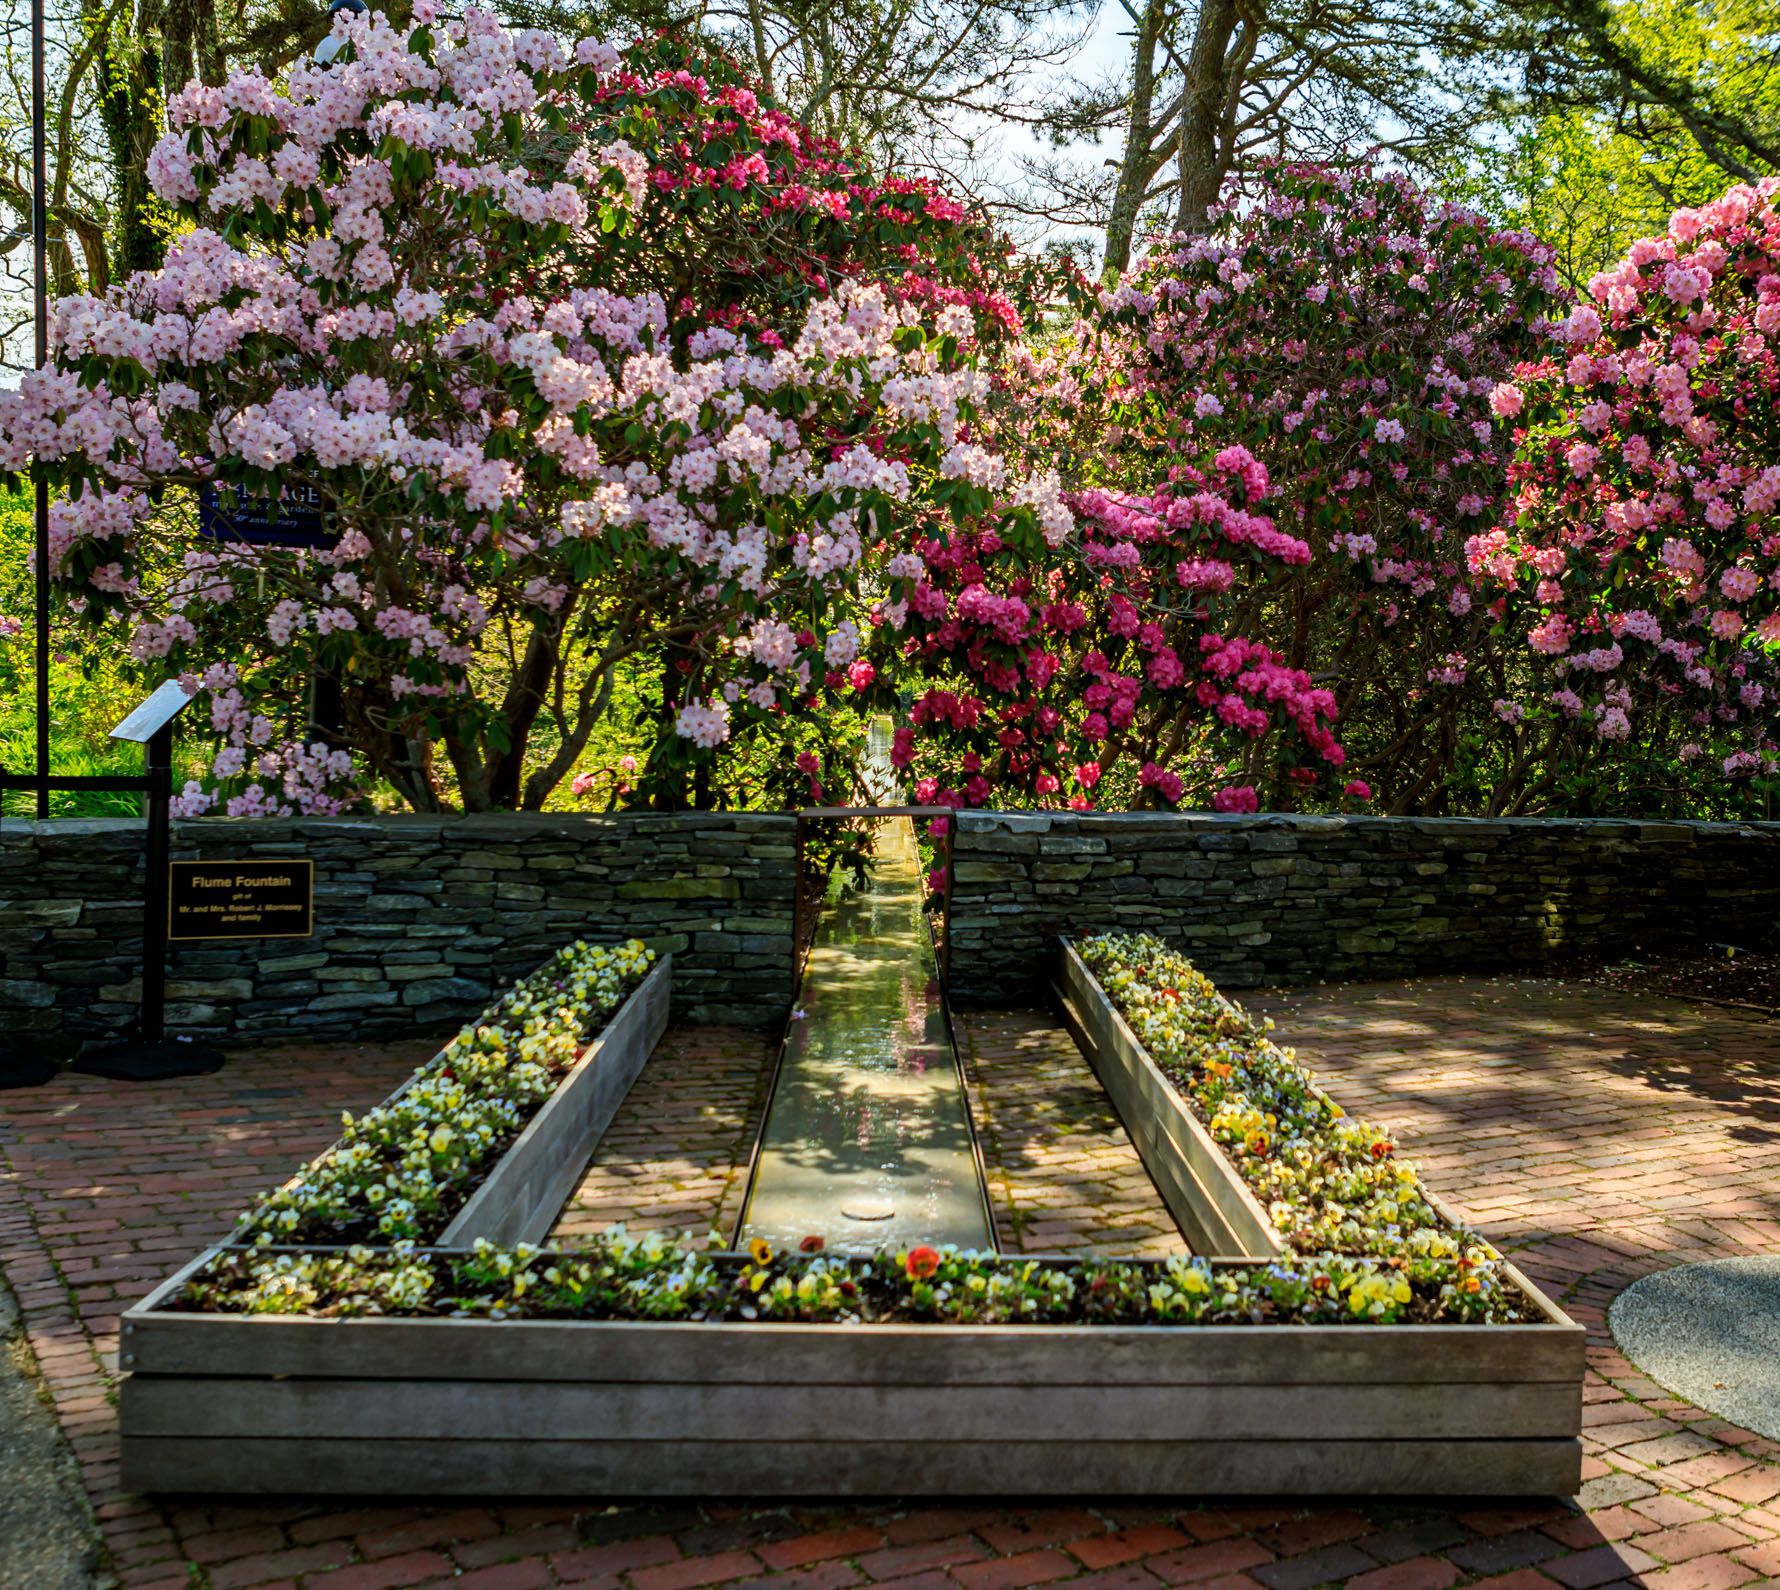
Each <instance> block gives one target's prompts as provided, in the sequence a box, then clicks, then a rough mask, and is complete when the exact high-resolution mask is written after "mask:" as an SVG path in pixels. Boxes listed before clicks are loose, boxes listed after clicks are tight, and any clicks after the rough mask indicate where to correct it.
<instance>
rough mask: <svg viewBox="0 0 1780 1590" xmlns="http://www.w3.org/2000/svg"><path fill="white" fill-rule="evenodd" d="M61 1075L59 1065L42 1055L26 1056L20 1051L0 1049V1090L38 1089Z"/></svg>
mask: <svg viewBox="0 0 1780 1590" xmlns="http://www.w3.org/2000/svg"><path fill="white" fill-rule="evenodd" d="M61 1074H62V1067H61V1066H60V1064H58V1063H57V1062H56V1061H54V1060H48V1059H45V1058H44V1057H43V1056H42V1055H36V1054H26V1053H25V1052H24V1051H23V1050H22V1049H0V1089H5V1088H40V1087H42V1086H43V1084H44V1083H46V1082H49V1081H51V1080H53V1079H54V1078H56V1077H59V1076H60V1075H61Z"/></svg>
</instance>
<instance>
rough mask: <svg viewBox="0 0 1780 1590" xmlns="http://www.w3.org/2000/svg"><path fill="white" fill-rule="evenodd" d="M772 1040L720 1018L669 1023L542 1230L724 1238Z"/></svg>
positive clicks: (577, 1237) (735, 1207)
mask: <svg viewBox="0 0 1780 1590" xmlns="http://www.w3.org/2000/svg"><path fill="white" fill-rule="evenodd" d="M772 1063H773V1049H772V1045H771V1044H769V1043H768V1042H767V1040H766V1039H765V1038H763V1037H762V1036H761V1035H760V1034H758V1033H752V1032H744V1031H741V1030H739V1029H735V1028H729V1027H699V1028H684V1027H682V1028H675V1029H673V1030H672V1031H670V1032H669V1033H668V1034H667V1036H666V1037H665V1038H664V1039H663V1040H662V1042H661V1045H660V1046H659V1047H658V1048H657V1049H656V1051H655V1053H654V1055H653V1056H651V1057H650V1060H649V1063H648V1065H646V1066H644V1067H643V1073H642V1075H641V1076H639V1077H638V1078H637V1081H636V1085H635V1086H634V1087H632V1088H631V1090H630V1093H629V1094H628V1095H627V1096H626V1098H625V1100H624V1103H623V1104H622V1105H621V1106H620V1107H619V1111H618V1114H617V1115H616V1116H614V1117H613V1120H612V1124H611V1126H610V1127H608V1128H607V1130H606V1135H605V1136H604V1137H603V1138H602V1139H601V1140H600V1146H599V1151H598V1152H597V1153H596V1154H595V1155H594V1158H593V1163H592V1164H591V1165H589V1166H588V1167H587V1177H586V1179H585V1180H584V1181H583V1182H582V1183H581V1186H580V1187H579V1188H578V1189H577V1190H576V1192H575V1195H574V1197H573V1198H571V1199H570V1200H569V1202H568V1205H567V1207H566V1208H565V1209H564V1210H563V1212H562V1219H561V1220H559V1221H558V1222H557V1225H556V1229H555V1230H554V1231H553V1232H551V1237H552V1238H554V1239H555V1240H556V1241H559V1242H560V1243H562V1244H563V1246H565V1247H572V1246H574V1244H575V1243H576V1242H578V1241H582V1240H585V1239H586V1238H587V1237H588V1236H591V1235H593V1234H595V1233H597V1232H601V1231H604V1230H605V1229H606V1228H607V1227H608V1226H611V1225H616V1224H619V1223H623V1224H624V1225H625V1226H626V1227H628V1228H629V1229H630V1230H632V1231H664V1232H671V1233H673V1234H675V1235H677V1236H683V1237H688V1238H692V1239H694V1240H695V1241H698V1242H700V1243H702V1242H703V1239H704V1237H705V1235H706V1234H707V1233H708V1232H710V1231H713V1230H715V1231H718V1232H721V1234H722V1236H723V1240H724V1242H725V1243H728V1242H729V1241H730V1240H731V1239H732V1238H733V1237H734V1235H735V1226H736V1221H737V1220H738V1219H739V1218H740V1216H741V1212H742V1211H741V1201H742V1194H743V1192H744V1191H745V1190H746V1182H747V1175H748V1169H747V1167H748V1155H749V1154H750V1153H751V1152H752V1151H753V1148H754V1134H755V1132H756V1131H757V1130H758V1129H759V1121H760V1111H761V1109H762V1107H763V1106H764V1104H765V1102H766V1087H767V1083H768V1081H769V1079H770V1077H771V1073H772Z"/></svg>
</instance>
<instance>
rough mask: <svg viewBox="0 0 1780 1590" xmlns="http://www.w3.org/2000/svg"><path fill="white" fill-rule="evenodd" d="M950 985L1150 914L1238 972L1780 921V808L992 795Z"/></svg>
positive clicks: (1448, 959) (1326, 973)
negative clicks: (1457, 810)
mask: <svg viewBox="0 0 1780 1590" xmlns="http://www.w3.org/2000/svg"><path fill="white" fill-rule="evenodd" d="M955 874H956V876H955V884H954V889H955V893H954V897H953V904H952V910H953V958H952V995H953V998H954V999H955V1000H956V1001H957V1002H959V1003H960V1004H978V1005H986V1004H1007V1003H1010V1002H1015V1001H1018V1000H1020V999H1030V998H1035V997H1037V996H1038V995H1039V993H1040V992H1041V989H1042V985H1043V978H1044V976H1045V975H1046V968H1047V966H1048V961H1047V947H1048V945H1049V944H1050V943H1051V941H1052V940H1053V939H1054V938H1055V936H1056V935H1057V934H1059V933H1065V932H1078V933H1079V932H1086V931H1089V930H1092V929H1105V928H1128V929H1145V930H1148V931H1151V932H1155V933H1158V934H1161V935H1163V936H1164V937H1166V938H1168V939H1169V940H1171V941H1173V942H1174V943H1177V944H1179V945H1181V946H1183V947H1184V948H1185V949H1186V950H1187V952H1188V953H1189V954H1191V955H1192V957H1193V959H1194V960H1195V962H1196V963H1197V964H1198V965H1199V966H1200V967H1201V968H1202V969H1203V970H1204V971H1205V972H1206V973H1208V974H1209V975H1210V976H1211V977H1213V978H1215V979H1216V980H1217V981H1218V982H1219V983H1221V984H1223V985H1224V986H1226V987H1232V988H1241V987H1252V986H1255V985H1257V984H1264V983H1301V982H1309V981H1317V980H1323V979H1330V980H1333V979H1357V978H1369V977H1381V978H1382V977H1403V976H1410V975H1415V974H1420V973H1427V972H1454V971H1488V970H1495V969H1498V968H1504V967H1511V966H1524V965H1536V964H1539V963H1541V962H1545V961H1550V960H1553V959H1558V958H1561V957H1565V956H1579V955H1593V954H1613V953H1617V952H1619V951H1622V950H1625V949H1629V948H1631V947H1633V946H1635V945H1643V946H1652V945H1656V944H1660V943H1663V942H1674V941H1686V940H1705V941H1710V942H1726V943H1734V944H1739V945H1744V946H1747V947H1751V948H1756V947H1770V946H1772V945H1774V944H1775V943H1776V942H1777V940H1780V824H1775V823H1760V824H1734V823H1654V822H1651V823H1647V822H1630V821H1626V822H1613V821H1595V820H1574V821H1572V820H1565V819H1547V818H1517V819H1506V820H1502V821H1490V820H1484V819H1478V818H1386V817H1291V816H1264V817H1223V816H1214V815H1212V814H1209V813H1207V814H1189V813H1176V814H1150V813H1141V812H1130V813H1106V814H1097V813H1087V814H1079V815H1078V814H1076V813H1064V814H1057V815H1041V814H1031V815H1025V814H1013V813H991V812H975V813H967V814H965V815H963V816H962V817H961V818H960V819H959V832H958V837H957V853H956V865H955Z"/></svg>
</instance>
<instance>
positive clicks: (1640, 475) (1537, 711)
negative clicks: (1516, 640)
mask: <svg viewBox="0 0 1780 1590" xmlns="http://www.w3.org/2000/svg"><path fill="white" fill-rule="evenodd" d="M1777 193H1780V180H1777V179H1773V178H1770V179H1767V180H1764V181H1763V182H1761V183H1760V184H1758V185H1756V186H1738V187H1734V188H1732V189H1731V190H1730V191H1729V192H1728V193H1726V194H1725V195H1724V196H1723V197H1722V198H1720V199H1718V200H1717V201H1716V202H1714V203H1712V204H1709V205H1706V206H1704V207H1703V208H1701V209H1698V210H1693V209H1683V210H1678V211H1676V213H1675V215H1674V217H1673V219H1672V220H1671V221H1670V223H1669V229H1668V232H1667V234H1666V235H1664V236H1660V237H1652V238H1645V239H1643V240H1642V241H1640V242H1638V243H1636V244H1634V245H1633V246H1632V248H1631V250H1630V252H1629V253H1628V254H1627V256H1626V258H1625V259H1624V260H1623V261H1622V262H1621V263H1620V264H1619V265H1618V266H1616V267H1615V268H1614V269H1612V270H1609V271H1605V272H1603V273H1602V274H1600V275H1598V276H1597V277H1595V279H1594V280H1593V282H1592V283H1591V284H1590V287H1589V298H1590V300H1591V301H1589V302H1584V303H1581V304H1578V305H1577V306H1576V307H1575V308H1574V309H1573V310H1572V311H1571V313H1570V316H1569V318H1568V320H1567V321H1566V322H1565V324H1564V328H1563V342H1564V344H1565V346H1564V348H1563V350H1562V352H1560V353H1557V354H1554V355H1552V356H1550V357H1548V358H1546V359H1543V360H1540V361H1537V362H1533V363H1529V364H1526V365H1524V366H1523V367H1522V368H1521V369H1520V370H1519V371H1518V372H1517V374H1516V377H1515V379H1514V380H1513V381H1508V382H1503V383H1502V384H1501V385H1499V386H1498V387H1497V388H1496V389H1495V391H1494V394H1493V397H1492V403H1493V406H1494V408H1495V411H1496V413H1497V414H1498V415H1499V416H1500V417H1501V422H1502V425H1503V427H1504V429H1505V430H1507V429H1511V430H1512V434H1513V437H1514V441H1515V444H1516V449H1517V451H1516V456H1515V462H1514V465H1513V468H1512V471H1511V486H1512V496H1511V498H1510V500H1509V501H1508V502H1507V503H1506V504H1505V505H1504V507H1505V512H1504V513H1503V514H1502V515H1501V516H1500V518H1499V520H1498V522H1497V524H1496V526H1495V528H1493V529H1490V530H1487V531H1482V532H1480V533H1478V534H1476V535H1475V536H1473V537H1472V538H1471V540H1470V542H1469V543H1468V548H1467V550H1468V556H1469V561H1470V565H1471V568H1472V569H1473V570H1474V571H1475V573H1476V575H1477V576H1478V578H1479V579H1481V580H1483V581H1485V582H1488V583H1489V584H1490V585H1492V586H1493V587H1494V588H1495V589H1496V590H1497V591H1498V592H1499V593H1500V595H1499V596H1498V598H1497V603H1498V609H1497V610H1498V611H1500V612H1502V613H1503V614H1504V617H1505V621H1506V623H1507V624H1508V626H1509V628H1510V629H1511V630H1512V631H1513V632H1514V633H1516V634H1517V635H1520V636H1524V644H1525V646H1526V647H1527V649H1528V654H1529V656H1530V657H1532V658H1533V659H1535V660H1536V661H1537V663H1538V665H1539V673H1538V688H1537V689H1536V690H1534V691H1532V692H1530V693H1529V698H1528V701H1527V704H1526V706H1525V708H1524V717H1525V719H1526V724H1525V732H1528V733H1531V732H1532V730H1533V729H1534V727H1535V725H1537V724H1540V723H1545V724H1549V725H1553V726H1555V727H1556V729H1557V730H1559V731H1564V730H1567V731H1568V732H1569V733H1570V734H1572V735H1573V736H1574V737H1576V738H1578V739H1580V740H1582V741H1583V742H1584V743H1587V742H1589V741H1592V742H1594V743H1595V744H1596V745H1598V746H1602V747H1607V748H1611V747H1614V746H1622V747H1624V749H1625V750H1626V751H1627V752H1629V753H1631V754H1632V757H1633V758H1635V759H1637V760H1639V761H1641V762H1642V763H1643V764H1644V765H1645V766H1646V767H1649V766H1650V765H1651V764H1653V763H1654V764H1655V765H1657V766H1659V767H1663V768H1668V767H1672V766H1674V765H1675V764H1676V763H1679V764H1680V765H1681V766H1682V767H1684V768H1686V767H1691V768H1692V769H1694V772H1695V776H1696V777H1697V778H1699V779H1700V780H1701V781H1702V782H1703V783H1707V784H1709V783H1711V782H1713V781H1720V782H1721V781H1722V780H1724V779H1732V780H1735V779H1744V778H1755V777H1758V776H1761V775H1765V774H1768V773H1771V772H1772V771H1773V767H1774V761H1775V756H1776V746H1775V739H1774V735H1775V714H1776V705H1777V701H1780V697H1777V696H1776V679H1775V664H1774V658H1775V648H1776V646H1777V645H1780V597H1777V596H1776V592H1777V591H1780V514H1777V513H1776V509H1777V508H1780V357H1777V355H1776V349H1775V339H1776V338H1777V337H1780V213H1777V212H1776V208H1775V196H1776V194H1777Z"/></svg>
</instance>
